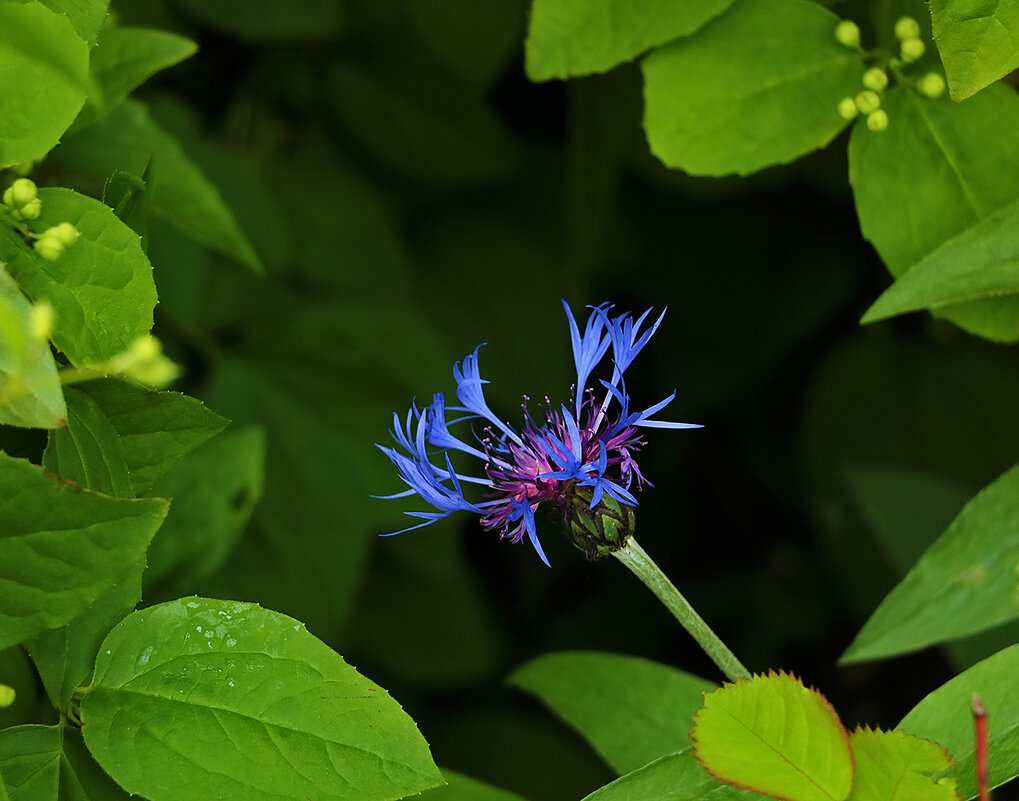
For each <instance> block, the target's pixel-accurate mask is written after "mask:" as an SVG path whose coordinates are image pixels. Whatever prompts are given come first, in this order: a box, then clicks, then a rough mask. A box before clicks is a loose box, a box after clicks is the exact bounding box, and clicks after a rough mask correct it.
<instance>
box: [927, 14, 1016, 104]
mask: <svg viewBox="0 0 1019 801" xmlns="http://www.w3.org/2000/svg"><path fill="white" fill-rule="evenodd" d="M931 25H932V27H933V31H934V41H935V42H936V43H937V45H938V51H939V52H940V53H941V61H942V63H944V65H945V75H946V76H947V78H948V90H949V92H950V93H951V95H952V99H953V100H957V101H958V100H965V99H966V98H967V97H969V96H970V95H972V94H975V93H976V92H979V91H980V90H981V89H983V88H984V87H985V86H987V85H988V84H990V83H993V82H994V81H996V80H998V78H1002V77H1004V76H1005V75H1007V74H1008V73H1010V72H1011V71H1012V70H1014V69H1015V68H1016V67H1019V47H1017V46H1016V42H1017V41H1019V4H1017V3H1016V2H1015V0H1005V2H1001V0H931Z"/></svg>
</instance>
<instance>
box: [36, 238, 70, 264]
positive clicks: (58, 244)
mask: <svg viewBox="0 0 1019 801" xmlns="http://www.w3.org/2000/svg"><path fill="white" fill-rule="evenodd" d="M48 233H49V232H48V231H47V232H46V233H43V235H42V236H40V237H39V238H38V239H37V240H35V242H33V243H32V247H33V248H35V252H36V253H38V254H39V255H40V256H42V257H43V258H44V259H46V261H56V260H57V259H59V258H60V257H61V256H63V255H64V251H65V250H67V245H65V244H64V243H63V242H62V241H61V240H59V239H58V238H57V237H55V236H48Z"/></svg>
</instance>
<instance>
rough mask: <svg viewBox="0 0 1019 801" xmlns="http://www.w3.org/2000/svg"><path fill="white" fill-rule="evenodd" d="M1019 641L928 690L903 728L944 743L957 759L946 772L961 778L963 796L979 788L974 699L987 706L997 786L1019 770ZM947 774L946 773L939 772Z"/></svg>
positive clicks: (992, 769)
mask: <svg viewBox="0 0 1019 801" xmlns="http://www.w3.org/2000/svg"><path fill="white" fill-rule="evenodd" d="M1017 675H1019V645H1013V646H1011V647H1009V648H1006V649H1005V650H1003V651H999V652H998V653H996V654H994V656H991V657H988V658H987V659H985V660H983V661H982V662H979V663H977V664H976V665H974V666H973V667H971V668H969V669H968V670H966V671H963V672H962V673H960V674H959V675H958V676H956V677H955V678H953V679H951V680H950V681H948V682H946V683H945V684H942V685H941V686H940V687H938V689H936V690H934V692H932V693H930V694H929V695H927V696H926V697H925V698H924V699H923V700H922V701H920V703H918V704H917V705H916V706H915V707H913V709H912V710H910V712H909V714H907V715H906V717H904V718H903V719H902V720H901V721H900V723H899V725H898V728H900V729H902V730H903V731H906V732H909V733H910V734H915V735H916V736H917V737H925V738H927V739H928V740H933V741H934V742H936V743H939V744H940V745H943V746H944V747H945V748H946V749H947V750H948V753H950V754H951V755H952V759H954V760H955V764H954V765H953V766H952V767H951V768H949V769H948V770H947V771H946V772H945V774H944V775H945V776H946V777H949V778H957V779H958V781H959V797H960V798H963V799H968V798H973V797H974V796H975V795H976V794H977V787H976V781H975V778H974V777H975V776H976V767H975V758H974V745H973V743H974V740H973V715H972V712H971V706H970V703H971V699H972V697H973V694H974V693H977V694H978V695H979V696H980V699H981V701H982V702H983V705H984V707H985V708H986V709H987V742H988V749H987V750H988V766H989V772H988V782H989V785H990V787H991V788H992V789H993V788H994V787H997V786H998V785H1001V784H1004V783H1005V782H1007V781H1009V780H1011V779H1013V778H1015V777H1016V776H1019V694H1017V693H1016V691H1015V677H1016V676H1017ZM939 778H942V777H939Z"/></svg>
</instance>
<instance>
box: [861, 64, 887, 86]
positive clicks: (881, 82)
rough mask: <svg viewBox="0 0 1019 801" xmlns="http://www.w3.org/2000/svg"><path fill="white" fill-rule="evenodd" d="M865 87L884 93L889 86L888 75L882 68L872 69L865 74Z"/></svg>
mask: <svg viewBox="0 0 1019 801" xmlns="http://www.w3.org/2000/svg"><path fill="white" fill-rule="evenodd" d="M863 85H864V86H866V87H867V88H868V89H873V90H874V91H875V92H883V91H884V90H885V87H887V86H888V73H887V72H885V71H884V70H883V69H881V68H880V67H871V68H870V69H869V70H867V71H866V72H865V73H863Z"/></svg>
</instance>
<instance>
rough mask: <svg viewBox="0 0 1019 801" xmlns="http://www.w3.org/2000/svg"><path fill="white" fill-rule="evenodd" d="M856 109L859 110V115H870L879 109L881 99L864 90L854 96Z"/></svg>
mask: <svg viewBox="0 0 1019 801" xmlns="http://www.w3.org/2000/svg"><path fill="white" fill-rule="evenodd" d="M856 107H857V108H858V109H859V110H860V113H861V114H870V113H871V112H873V111H877V110H878V109H879V108H881V97H880V96H879V95H878V93H877V92H874V91H872V90H870V89H864V90H863V91H862V92H860V94H858V95H857V96H856Z"/></svg>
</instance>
